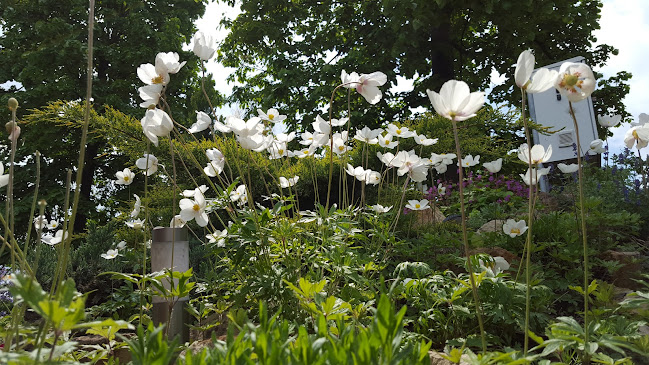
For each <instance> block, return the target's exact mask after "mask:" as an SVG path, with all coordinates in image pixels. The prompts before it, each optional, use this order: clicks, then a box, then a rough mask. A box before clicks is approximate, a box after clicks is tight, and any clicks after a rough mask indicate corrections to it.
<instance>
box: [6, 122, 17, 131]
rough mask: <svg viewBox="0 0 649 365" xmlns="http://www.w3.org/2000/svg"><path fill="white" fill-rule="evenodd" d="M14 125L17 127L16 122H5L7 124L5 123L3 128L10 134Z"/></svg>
mask: <svg viewBox="0 0 649 365" xmlns="http://www.w3.org/2000/svg"><path fill="white" fill-rule="evenodd" d="M16 127H17V124H16V122H7V124H5V129H6V130H7V133H9V134H11V133H12V132H13V131H14V129H15V128H16Z"/></svg>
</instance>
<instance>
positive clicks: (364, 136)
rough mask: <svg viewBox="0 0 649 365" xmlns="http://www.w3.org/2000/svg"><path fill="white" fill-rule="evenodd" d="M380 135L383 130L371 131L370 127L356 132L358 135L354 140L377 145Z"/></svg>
mask: <svg viewBox="0 0 649 365" xmlns="http://www.w3.org/2000/svg"><path fill="white" fill-rule="evenodd" d="M379 134H381V130H380V129H379V130H376V129H370V128H369V127H367V126H366V127H363V129H359V130H357V131H356V135H354V139H355V140H358V141H361V142H364V143H367V144H377V143H379V138H378V137H379Z"/></svg>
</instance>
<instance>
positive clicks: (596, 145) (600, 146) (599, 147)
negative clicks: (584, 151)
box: [588, 139, 606, 155]
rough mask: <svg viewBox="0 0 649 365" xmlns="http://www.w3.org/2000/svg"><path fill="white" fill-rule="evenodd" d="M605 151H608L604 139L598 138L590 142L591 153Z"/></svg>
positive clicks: (589, 151)
mask: <svg viewBox="0 0 649 365" xmlns="http://www.w3.org/2000/svg"><path fill="white" fill-rule="evenodd" d="M604 152H606V147H604V141H602V140H601V139H596V140H594V141H592V142H590V148H589V149H588V154H589V155H597V154H600V153H604Z"/></svg>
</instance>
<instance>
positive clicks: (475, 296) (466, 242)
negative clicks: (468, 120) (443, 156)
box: [451, 119, 487, 353]
mask: <svg viewBox="0 0 649 365" xmlns="http://www.w3.org/2000/svg"><path fill="white" fill-rule="evenodd" d="M451 122H452V123H453V136H454V137H455V151H456V152H457V160H458V161H462V151H461V150H460V138H459V137H458V133H457V123H456V122H455V119H452V120H451ZM462 170H463V169H462V164H461V163H458V173H459V178H458V179H459V181H458V185H459V186H460V213H461V215H462V241H463V242H464V254H465V255H466V264H467V268H468V269H469V281H470V282H471V292H472V293H473V300H474V301H475V309H476V314H477V316H478V326H479V327H480V339H481V340H482V352H483V353H486V352H487V340H486V338H485V333H484V323H483V322H482V306H481V304H480V298H479V297H478V287H477V286H476V283H475V278H474V275H473V273H474V271H473V264H471V255H470V254H469V238H468V236H467V228H466V212H465V211H464V184H463V182H464V172H463V171H462Z"/></svg>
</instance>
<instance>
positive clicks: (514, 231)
mask: <svg viewBox="0 0 649 365" xmlns="http://www.w3.org/2000/svg"><path fill="white" fill-rule="evenodd" d="M511 232H512V233H515V234H521V230H520V229H518V228H512V230H511Z"/></svg>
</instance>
